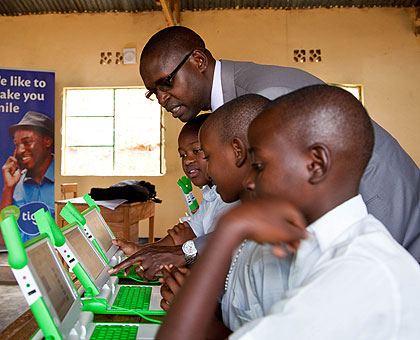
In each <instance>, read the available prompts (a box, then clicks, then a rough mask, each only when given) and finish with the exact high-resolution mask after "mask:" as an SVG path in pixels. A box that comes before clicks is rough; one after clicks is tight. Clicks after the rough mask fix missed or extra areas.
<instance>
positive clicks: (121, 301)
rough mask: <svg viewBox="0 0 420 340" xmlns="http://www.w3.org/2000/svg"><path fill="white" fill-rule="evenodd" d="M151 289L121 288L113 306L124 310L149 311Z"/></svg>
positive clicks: (137, 287)
mask: <svg viewBox="0 0 420 340" xmlns="http://www.w3.org/2000/svg"><path fill="white" fill-rule="evenodd" d="M151 295H152V287H144V286H135V287H133V286H121V287H120V290H119V291H118V295H117V297H116V298H115V301H114V304H113V306H116V307H121V308H126V309H140V310H149V305H150V296H151Z"/></svg>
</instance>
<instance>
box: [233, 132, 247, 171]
mask: <svg viewBox="0 0 420 340" xmlns="http://www.w3.org/2000/svg"><path fill="white" fill-rule="evenodd" d="M232 149H233V152H234V155H235V165H236V167H238V168H240V167H241V166H242V165H243V164H244V163H245V161H246V158H247V155H248V154H247V148H246V145H245V143H244V142H243V140H242V139H240V138H238V137H235V138H234V139H232Z"/></svg>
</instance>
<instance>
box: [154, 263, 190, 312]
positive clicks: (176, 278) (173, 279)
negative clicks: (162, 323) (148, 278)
mask: <svg viewBox="0 0 420 340" xmlns="http://www.w3.org/2000/svg"><path fill="white" fill-rule="evenodd" d="M160 270H161V272H162V275H163V277H162V278H160V279H159V282H160V283H162V286H161V288H160V293H161V295H162V301H161V302H160V306H161V307H162V309H163V310H164V311H165V312H167V311H168V309H169V307H170V304H171V303H172V301H173V298H174V296H175V295H176V293H177V292H178V290H179V289H180V287H181V286H182V284H183V283H184V280H185V278H186V277H187V276H188V275H189V273H190V270H189V269H188V268H187V267H176V266H173V265H169V266H166V265H165V266H162V267H161V268H160Z"/></svg>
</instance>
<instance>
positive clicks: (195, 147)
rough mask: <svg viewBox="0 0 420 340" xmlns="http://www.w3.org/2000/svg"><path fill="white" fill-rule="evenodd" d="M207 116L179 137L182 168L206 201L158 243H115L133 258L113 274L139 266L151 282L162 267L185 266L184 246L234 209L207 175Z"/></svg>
mask: <svg viewBox="0 0 420 340" xmlns="http://www.w3.org/2000/svg"><path fill="white" fill-rule="evenodd" d="M207 117H208V114H203V115H200V116H197V117H196V118H194V119H193V120H191V121H190V122H188V123H187V124H185V125H184V126H183V128H182V129H181V132H180V133H179V136H178V152H179V156H180V158H181V161H182V169H183V171H184V173H185V175H186V176H187V177H188V178H189V179H190V180H191V182H192V183H193V184H194V185H195V186H197V187H203V188H202V191H203V200H202V202H201V203H200V207H199V209H198V210H197V211H196V212H195V214H194V215H193V216H192V217H191V219H190V220H189V221H186V222H183V223H179V224H177V225H175V226H174V227H173V228H172V229H170V230H168V235H166V236H165V237H163V238H162V239H161V240H159V241H157V242H154V243H148V244H145V245H136V244H134V243H132V242H128V241H126V240H122V239H117V240H114V241H113V242H114V244H116V245H118V246H119V247H120V248H121V249H122V250H123V251H124V253H125V254H126V255H128V256H131V257H129V258H128V259H127V260H126V261H123V262H122V263H120V264H119V265H117V266H115V267H114V268H113V269H110V273H115V272H118V271H119V270H121V269H126V268H128V269H129V268H131V266H132V265H134V264H140V265H139V266H138V267H137V268H136V272H137V273H138V274H139V276H140V277H143V278H145V279H148V280H150V279H152V278H153V277H154V275H155V273H156V272H157V271H159V267H160V266H161V265H163V264H177V265H179V266H183V265H185V264H186V259H185V254H184V252H183V249H182V245H183V244H184V243H185V242H188V241H189V240H192V239H194V238H196V237H200V236H203V235H205V234H206V233H208V232H210V231H212V230H213V229H214V226H215V223H216V222H217V217H218V216H220V215H221V214H223V213H224V212H225V211H226V210H227V209H228V208H229V207H230V206H231V205H229V204H228V203H225V202H223V201H222V199H221V198H220V196H219V194H218V193H217V192H216V190H215V189H216V188H215V186H214V185H213V183H212V181H211V180H210V179H209V178H208V176H207V163H206V161H205V160H204V159H203V153H202V151H201V149H200V144H199V141H198V131H199V129H200V127H201V125H202V124H203V122H204V121H205V120H206V118H207Z"/></svg>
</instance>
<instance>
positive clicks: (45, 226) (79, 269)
mask: <svg viewBox="0 0 420 340" xmlns="http://www.w3.org/2000/svg"><path fill="white" fill-rule="evenodd" d="M34 217H35V222H36V224H37V225H38V229H39V231H40V232H41V233H46V234H47V235H48V237H49V238H50V240H51V242H52V243H53V244H54V246H55V248H56V249H57V250H58V251H59V253H60V255H61V257H62V258H63V259H64V260H65V261H66V263H67V265H68V266H69V270H70V271H72V272H73V273H74V274H75V275H76V276H77V278H78V279H79V281H80V283H81V284H82V285H83V287H85V289H86V292H88V293H89V294H91V295H92V296H96V295H98V294H99V290H98V288H97V287H96V286H95V284H94V283H93V281H92V280H91V278H90V277H89V275H88V274H87V273H86V271H85V269H84V268H83V266H82V265H81V264H80V262H79V260H78V258H77V257H76V256H75V253H74V251H73V248H72V247H71V246H70V245H69V244H68V243H67V240H66V238H65V236H64V234H63V232H62V231H61V230H60V228H59V227H58V225H57V223H55V221H54V218H53V217H52V216H51V214H50V212H49V211H47V212H45V211H44V209H39V210H38V211H36V212H35V213H34Z"/></svg>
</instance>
